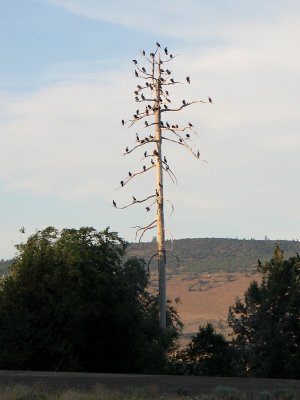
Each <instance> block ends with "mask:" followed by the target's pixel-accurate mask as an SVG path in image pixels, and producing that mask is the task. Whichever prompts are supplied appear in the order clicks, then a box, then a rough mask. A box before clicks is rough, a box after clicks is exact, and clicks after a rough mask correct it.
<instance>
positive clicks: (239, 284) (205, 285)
mask: <svg viewBox="0 0 300 400" xmlns="http://www.w3.org/2000/svg"><path fill="white" fill-rule="evenodd" d="M253 280H256V281H259V280H260V276H259V275H251V276H247V275H245V274H243V273H240V272H234V273H226V272H219V273H210V274H208V273H199V274H180V275H173V276H171V277H170V278H169V279H168V282H167V296H168V298H170V299H173V300H174V299H175V298H176V297H180V300H181V303H179V304H177V305H176V309H177V310H178V312H179V315H180V317H181V320H182V322H183V323H184V337H185V338H188V337H190V336H191V335H192V334H193V333H195V332H197V331H198V328H199V325H205V324H206V323H207V322H211V323H212V324H213V325H214V326H215V328H216V329H217V331H221V332H222V333H223V334H225V335H227V334H228V333H229V328H228V325H227V314H228V309H229V306H230V305H232V304H234V301H235V298H236V297H240V298H243V295H244V292H245V291H246V289H247V288H248V286H249V284H250V283H251V282H252V281H253ZM152 283H153V287H156V286H157V277H153V279H152ZM184 342H185V340H183V343H184Z"/></svg>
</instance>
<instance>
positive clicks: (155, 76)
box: [113, 42, 212, 212]
mask: <svg viewBox="0 0 300 400" xmlns="http://www.w3.org/2000/svg"><path fill="white" fill-rule="evenodd" d="M156 46H157V49H156V51H155V53H150V57H149V56H148V55H147V54H146V52H145V51H144V50H142V51H141V54H142V55H143V57H144V58H145V59H146V60H147V61H148V62H149V64H150V66H151V72H147V69H146V68H145V67H144V66H143V67H139V63H138V61H137V60H136V59H133V60H132V61H133V63H134V65H135V70H134V76H135V77H136V78H141V79H144V80H145V85H143V86H142V85H137V88H136V90H135V91H134V96H135V101H136V102H141V103H142V102H147V103H151V102H153V103H154V104H153V105H151V104H147V105H146V107H145V110H144V111H141V110H139V109H137V110H136V112H135V114H133V119H130V120H128V121H125V120H124V119H122V121H121V123H122V126H124V125H125V124H127V123H129V124H130V127H131V126H132V125H133V124H134V123H135V122H138V121H140V120H141V119H143V118H146V117H150V116H154V115H156V112H157V111H159V112H160V115H161V113H164V112H167V111H180V110H182V109H183V108H184V107H187V106H189V105H191V104H193V103H194V102H187V101H186V100H185V99H183V100H182V104H181V105H180V106H178V107H177V108H176V109H174V108H170V103H172V102H171V100H170V97H169V91H168V90H163V89H162V88H163V87H164V86H169V85H175V84H176V83H182V82H179V81H175V80H174V78H172V77H171V74H172V72H171V71H170V70H169V69H168V68H167V69H164V68H162V65H163V64H165V63H167V62H169V61H171V60H172V59H173V58H174V56H173V55H172V54H169V51H168V48H167V47H165V48H164V49H163V52H164V55H165V56H167V57H168V58H167V59H165V60H161V58H160V52H159V51H160V49H161V45H160V43H159V42H156ZM158 52H159V56H158V57H156V55H157V53H158ZM185 79H186V82H187V83H188V84H190V83H191V78H190V76H187V77H186V78H185ZM148 81H150V82H148ZM144 90H148V91H149V90H150V93H151V92H154V93H155V96H154V97H151V96H149V98H148V97H146V95H145V93H144V92H143V91H144ZM158 92H159V93H158ZM208 103H211V104H212V99H211V97H208ZM160 115H159V121H160V122H159V123H160V128H161V129H162V130H163V131H170V132H172V133H173V134H174V135H175V136H176V140H171V139H169V138H164V137H163V139H167V140H170V141H172V142H177V143H178V144H181V145H184V146H186V147H188V148H189V149H190V150H191V148H190V147H189V146H188V145H187V142H186V141H187V140H190V138H191V135H190V133H184V135H185V137H183V132H184V131H185V130H186V129H189V130H192V128H193V124H192V123H191V122H188V124H187V126H185V127H184V128H180V127H179V125H178V124H170V123H169V122H168V121H166V122H164V121H162V120H161V117H160ZM144 124H145V128H148V127H150V126H152V125H153V126H155V125H156V123H155V122H154V123H149V122H148V121H147V120H145V121H144ZM151 142H153V143H156V142H157V140H156V138H155V137H154V136H153V135H152V134H150V135H148V136H145V137H144V138H143V139H141V138H140V137H139V135H138V133H136V143H137V144H136V145H135V146H134V147H133V148H132V149H129V147H128V146H127V147H126V148H125V153H124V154H129V153H131V152H132V151H133V150H135V149H136V148H138V147H140V146H142V145H145V144H148V143H151ZM192 153H193V154H194V155H195V156H196V157H197V158H200V152H199V150H198V151H197V152H196V153H195V152H194V151H192ZM147 157H156V158H157V159H158V160H160V161H161V163H162V164H163V168H164V169H165V170H166V171H169V165H168V162H167V158H166V157H165V156H164V157H163V158H162V159H161V155H160V154H159V153H158V151H157V149H154V151H153V153H152V154H148V152H147V151H145V152H144V158H147ZM150 162H151V165H150V166H149V167H148V168H147V166H146V165H143V169H142V171H141V172H138V173H136V174H140V173H143V172H146V171H147V170H148V169H150V168H152V167H154V166H156V164H157V163H156V162H155V161H154V160H153V158H151V160H150ZM136 174H133V173H132V172H131V171H129V172H128V177H127V178H126V179H124V180H121V181H120V187H123V186H124V185H125V184H126V183H127V182H128V181H129V180H130V179H132V178H133V177H134V176H135V175H136ZM156 196H157V197H158V196H159V192H158V190H157V189H156ZM132 197H133V202H132V203H131V204H133V203H136V202H138V200H137V199H136V198H135V197H134V196H132ZM142 201H144V200H142ZM142 201H140V202H142ZM113 206H114V207H117V204H116V202H115V200H113ZM145 209H146V211H147V212H149V211H150V207H148V206H147V207H146V208H145Z"/></svg>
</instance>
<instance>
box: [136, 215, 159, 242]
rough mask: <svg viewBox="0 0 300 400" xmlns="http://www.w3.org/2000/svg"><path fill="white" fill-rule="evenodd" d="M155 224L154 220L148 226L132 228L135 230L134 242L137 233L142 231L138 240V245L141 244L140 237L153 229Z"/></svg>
mask: <svg viewBox="0 0 300 400" xmlns="http://www.w3.org/2000/svg"><path fill="white" fill-rule="evenodd" d="M156 223H157V220H156V219H155V220H154V221H153V222H151V223H150V224H148V225H146V226H139V225H138V226H133V227H132V228H134V229H135V228H137V230H136V232H135V240H136V238H137V235H138V232H139V231H142V233H141V235H140V238H139V243H141V240H142V237H143V236H144V234H145V233H146V232H147V231H148V230H149V229H153V228H155V227H156Z"/></svg>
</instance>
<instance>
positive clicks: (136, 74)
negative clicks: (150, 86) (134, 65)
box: [134, 69, 139, 77]
mask: <svg viewBox="0 0 300 400" xmlns="http://www.w3.org/2000/svg"><path fill="white" fill-rule="evenodd" d="M134 74H135V76H136V77H138V76H139V74H138V73H137V70H136V69H135V70H134Z"/></svg>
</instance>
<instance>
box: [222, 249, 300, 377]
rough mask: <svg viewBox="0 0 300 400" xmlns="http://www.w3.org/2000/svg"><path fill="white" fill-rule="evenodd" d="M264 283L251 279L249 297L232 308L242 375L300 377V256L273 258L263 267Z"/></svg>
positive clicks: (276, 253) (277, 254)
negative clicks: (286, 258)
mask: <svg viewBox="0 0 300 400" xmlns="http://www.w3.org/2000/svg"><path fill="white" fill-rule="evenodd" d="M258 268H259V271H260V272H261V273H262V282H261V284H258V283H257V282H252V283H251V285H250V286H249V288H248V290H247V291H246V293H245V297H244V301H241V300H237V301H236V303H235V305H234V306H232V307H230V310H229V317H228V320H229V325H230V326H231V327H232V329H233V332H234V339H233V342H232V344H233V346H234V348H235V351H236V363H237V365H238V370H239V371H241V373H242V374H244V375H246V374H248V375H252V376H259V377H260V376H264V377H282V378H299V376H300V258H299V255H298V254H297V257H291V258H289V259H288V260H285V259H284V254H283V251H282V250H281V249H280V248H279V246H278V245H276V247H275V250H274V256H273V258H272V259H271V260H270V261H269V262H266V263H265V264H261V265H259V267H258Z"/></svg>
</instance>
